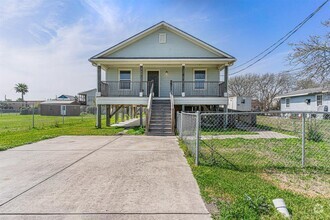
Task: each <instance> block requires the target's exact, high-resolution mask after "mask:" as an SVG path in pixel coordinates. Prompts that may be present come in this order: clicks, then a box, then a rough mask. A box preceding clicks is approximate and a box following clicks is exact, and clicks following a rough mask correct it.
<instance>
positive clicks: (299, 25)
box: [230, 0, 329, 75]
mask: <svg viewBox="0 0 330 220" xmlns="http://www.w3.org/2000/svg"><path fill="white" fill-rule="evenodd" d="M328 2H329V0H326V1H325V2H324V3H323V4H321V5H320V6H319V7H318V8H317V9H316V10H315V11H314V12H313V13H311V14H310V15H309V16H307V17H306V18H305V19H304V20H303V21H302V22H300V23H299V24H298V25H296V26H295V27H294V28H293V29H292V30H291V31H289V32H288V33H287V34H286V35H284V36H283V37H282V38H280V39H279V40H278V41H276V42H275V43H274V44H272V45H271V46H270V47H268V48H267V49H265V50H264V51H262V52H261V53H259V54H258V55H256V56H255V57H253V58H252V59H250V60H248V61H246V62H245V63H243V64H241V65H239V66H237V67H235V68H238V67H240V66H243V65H245V64H247V63H249V62H251V61H253V60H254V59H256V58H258V57H259V56H261V55H262V54H264V53H265V52H267V51H268V50H270V49H271V48H272V47H274V46H275V45H276V46H275V47H274V48H273V49H271V50H270V51H268V52H267V53H266V54H265V55H263V56H262V57H261V58H259V59H258V60H256V61H254V62H253V63H251V64H250V65H248V66H246V67H244V68H242V69H240V70H238V71H236V72H234V73H232V74H230V75H234V74H237V73H239V72H242V71H244V70H246V69H248V68H249V67H251V66H253V65H254V64H256V63H258V62H259V61H261V60H262V59H263V58H265V57H266V56H268V55H269V54H270V53H272V52H273V51H274V50H276V49H277V48H278V47H279V46H281V45H282V44H283V43H284V42H285V41H286V40H287V39H289V38H290V37H291V36H292V35H293V34H294V33H296V32H297V31H298V30H299V29H300V28H301V27H302V26H303V25H304V24H305V23H306V22H307V21H309V20H310V19H311V18H312V17H313V16H314V15H315V14H316V13H317V12H318V11H320V10H321V8H322V7H323V6H324V5H325V4H327V3H328Z"/></svg>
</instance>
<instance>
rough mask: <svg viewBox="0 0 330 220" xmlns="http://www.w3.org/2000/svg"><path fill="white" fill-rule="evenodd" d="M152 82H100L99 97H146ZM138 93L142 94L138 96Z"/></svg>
mask: <svg viewBox="0 0 330 220" xmlns="http://www.w3.org/2000/svg"><path fill="white" fill-rule="evenodd" d="M152 84H153V82H151V81H142V82H140V81H102V82H101V96H103V97H120V96H122V97H125V96H126V97H140V96H142V97H148V96H149V94H150V90H149V91H148V88H151V86H152ZM141 88H142V90H141ZM140 92H141V93H142V94H141V95H140Z"/></svg>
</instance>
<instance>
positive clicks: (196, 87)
mask: <svg viewBox="0 0 330 220" xmlns="http://www.w3.org/2000/svg"><path fill="white" fill-rule="evenodd" d="M170 87H171V88H170V90H171V92H172V94H173V96H181V95H183V94H182V93H184V96H186V97H224V95H225V82H220V81H171V82H170Z"/></svg>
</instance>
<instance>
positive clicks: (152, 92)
mask: <svg viewBox="0 0 330 220" xmlns="http://www.w3.org/2000/svg"><path fill="white" fill-rule="evenodd" d="M153 98H154V83H153V81H152V84H151V88H150V94H149V99H148V106H147V114H146V133H147V134H148V132H149V126H150V120H151V111H152V100H153Z"/></svg>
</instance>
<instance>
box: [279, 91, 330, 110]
mask: <svg viewBox="0 0 330 220" xmlns="http://www.w3.org/2000/svg"><path fill="white" fill-rule="evenodd" d="M277 98H279V99H280V100H281V101H280V103H281V111H292V112H295V111H296V112H302V111H303V112H316V111H321V112H323V111H329V107H330V89H329V88H323V87H319V88H310V89H302V90H297V91H293V92H289V93H286V94H283V95H281V96H278V97H277Z"/></svg>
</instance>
